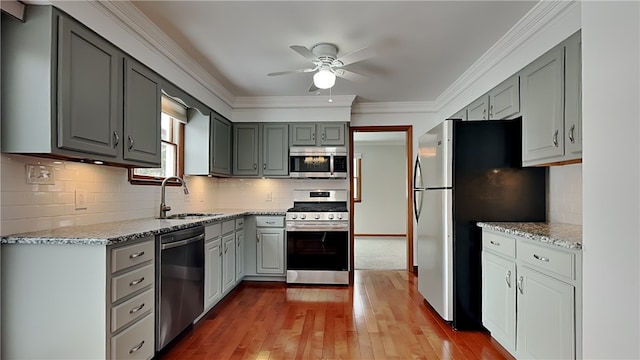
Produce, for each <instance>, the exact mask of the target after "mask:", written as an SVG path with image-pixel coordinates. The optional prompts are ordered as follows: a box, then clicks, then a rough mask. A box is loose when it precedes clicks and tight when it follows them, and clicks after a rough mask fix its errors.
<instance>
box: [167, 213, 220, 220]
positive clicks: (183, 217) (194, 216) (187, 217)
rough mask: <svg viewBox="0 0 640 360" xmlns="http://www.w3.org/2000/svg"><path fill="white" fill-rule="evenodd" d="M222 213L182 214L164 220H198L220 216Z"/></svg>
mask: <svg viewBox="0 0 640 360" xmlns="http://www.w3.org/2000/svg"><path fill="white" fill-rule="evenodd" d="M220 215H222V213H182V214H173V215H169V216H167V217H166V220H198V219H203V218H208V217H212V216H220Z"/></svg>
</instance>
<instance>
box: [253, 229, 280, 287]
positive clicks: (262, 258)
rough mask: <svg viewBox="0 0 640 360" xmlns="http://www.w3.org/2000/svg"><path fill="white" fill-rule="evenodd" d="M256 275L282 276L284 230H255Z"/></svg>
mask: <svg viewBox="0 0 640 360" xmlns="http://www.w3.org/2000/svg"><path fill="white" fill-rule="evenodd" d="M256 233H257V237H256V241H257V244H258V264H257V273H258V274H280V275H284V251H285V249H284V230H283V229H268V228H263V229H257V230H256Z"/></svg>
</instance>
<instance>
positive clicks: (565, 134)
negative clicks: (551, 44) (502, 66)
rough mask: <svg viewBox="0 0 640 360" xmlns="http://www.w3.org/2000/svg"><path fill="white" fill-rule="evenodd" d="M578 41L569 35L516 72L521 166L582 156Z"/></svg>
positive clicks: (575, 160) (574, 36)
mask: <svg viewBox="0 0 640 360" xmlns="http://www.w3.org/2000/svg"><path fill="white" fill-rule="evenodd" d="M580 39H581V38H580V33H579V32H578V33H576V34H574V35H572V36H571V37H570V38H569V39H567V40H566V41H565V42H563V43H562V44H560V45H558V46H556V47H555V48H553V49H551V50H550V51H549V52H547V53H545V54H544V55H542V56H541V57H540V58H538V59H536V60H535V61H533V62H532V63H531V64H529V65H528V66H527V67H525V68H524V69H523V70H522V71H521V73H520V76H521V78H522V87H521V91H522V164H523V165H524V166H532V165H543V164H545V165H546V164H551V163H561V162H567V161H572V162H577V161H579V160H580V159H581V157H582V112H581V107H582V100H581V98H582V94H581V75H580V71H581V70H580V63H581V60H580Z"/></svg>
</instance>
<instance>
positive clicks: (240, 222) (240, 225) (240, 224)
mask: <svg viewBox="0 0 640 360" xmlns="http://www.w3.org/2000/svg"><path fill="white" fill-rule="evenodd" d="M243 227H244V218H243V217H241V218H240V219H236V230H240V229H242V228H243Z"/></svg>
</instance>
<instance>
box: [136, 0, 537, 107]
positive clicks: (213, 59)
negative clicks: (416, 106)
mask: <svg viewBox="0 0 640 360" xmlns="http://www.w3.org/2000/svg"><path fill="white" fill-rule="evenodd" d="M535 3H536V1H479V0H478V1H406V2H405V1H134V2H133V4H134V5H135V6H136V7H137V8H138V9H139V10H140V11H141V12H142V13H144V14H145V15H146V16H147V17H148V18H149V19H150V20H151V21H153V22H154V23H155V24H156V25H157V26H158V27H159V28H160V29H162V30H163V31H164V32H165V33H166V34H167V35H168V36H169V37H170V38H172V39H173V41H175V42H176V43H177V44H178V45H179V46H180V47H181V48H182V49H183V50H184V51H185V52H186V53H187V54H188V55H189V56H190V57H191V58H193V59H194V60H195V61H196V62H197V63H198V64H199V65H200V66H201V67H202V68H203V69H204V70H206V71H207V72H209V73H210V74H211V75H212V76H213V77H214V78H215V79H216V80H218V81H219V82H220V83H221V84H222V85H223V86H224V87H225V88H226V89H227V90H228V91H230V92H231V93H233V95H234V96H236V97H256V96H258V97H262V96H303V95H309V96H315V95H316V94H317V92H316V93H314V92H311V93H310V92H309V91H308V89H309V86H310V85H311V79H312V74H310V73H300V74H290V75H283V76H276V77H272V76H267V73H270V72H276V71H285V70H295V69H301V68H307V67H309V65H312V64H311V62H309V61H308V60H307V59H305V58H304V57H302V56H300V55H299V54H297V53H296V52H294V51H293V50H291V49H290V48H289V46H291V45H302V46H305V47H308V48H311V47H312V46H313V45H316V44H318V43H322V42H328V43H333V44H335V45H337V47H338V57H340V56H341V55H343V54H346V53H348V52H351V51H354V50H357V49H360V48H362V47H364V46H371V47H373V48H374V49H375V50H376V56H375V57H374V58H371V59H368V60H365V61H362V62H359V63H355V64H352V65H349V66H348V67H347V69H350V70H353V71H357V72H359V73H361V74H364V75H367V76H368V77H369V80H366V81H364V82H360V83H354V82H350V81H347V80H344V79H340V78H339V79H338V80H337V81H336V85H335V86H334V87H333V89H332V94H333V95H357V96H358V100H357V101H360V102H398V101H431V100H435V99H436V98H437V97H438V96H439V95H440V94H442V92H443V91H444V90H446V89H447V87H449V85H451V84H452V83H453V82H454V81H455V80H456V79H457V78H458V77H459V76H460V75H462V73H463V72H464V71H465V70H467V69H468V68H469V67H470V66H471V65H472V64H473V63H474V62H475V61H476V60H477V59H478V58H479V57H480V56H481V55H482V54H483V53H484V52H486V51H487V50H488V49H489V48H490V47H491V46H492V45H493V44H495V43H496V42H497V41H498V40H499V39H500V38H501V37H502V36H503V35H504V34H505V33H506V32H507V31H508V30H509V29H510V28H511V27H513V25H515V24H516V23H517V22H518V20H520V19H521V18H522V17H523V16H524V15H525V14H526V13H527V12H528V11H529V10H530V9H531V8H532V7H533V6H534V5H535ZM322 93H323V94H327V93H328V91H327V90H322Z"/></svg>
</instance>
